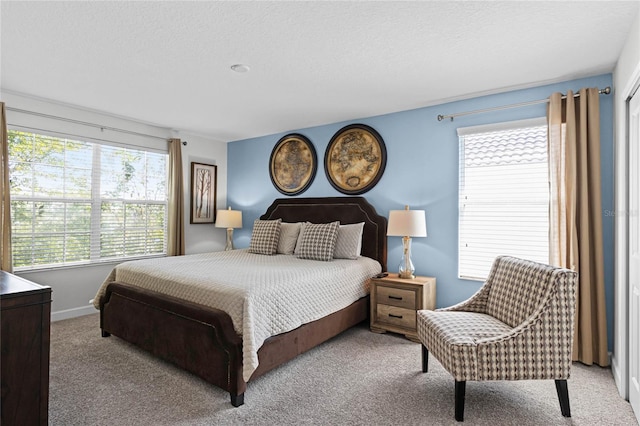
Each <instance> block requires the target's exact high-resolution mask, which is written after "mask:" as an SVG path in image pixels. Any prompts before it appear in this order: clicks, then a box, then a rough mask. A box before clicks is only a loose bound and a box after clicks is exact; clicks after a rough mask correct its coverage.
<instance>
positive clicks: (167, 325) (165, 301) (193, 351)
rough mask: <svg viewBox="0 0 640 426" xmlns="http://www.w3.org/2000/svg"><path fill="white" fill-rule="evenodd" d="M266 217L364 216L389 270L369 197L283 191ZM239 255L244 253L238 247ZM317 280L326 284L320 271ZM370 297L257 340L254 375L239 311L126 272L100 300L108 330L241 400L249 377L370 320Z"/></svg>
mask: <svg viewBox="0 0 640 426" xmlns="http://www.w3.org/2000/svg"><path fill="white" fill-rule="evenodd" d="M260 219H261V220H275V219H281V220H282V221H283V222H288V223H294V222H305V221H308V222H312V223H328V222H332V221H340V223H341V224H357V223H361V222H364V227H363V231H362V249H361V253H362V256H363V257H367V258H370V259H374V260H375V261H377V263H376V266H378V265H379V267H378V268H377V269H376V270H382V271H384V270H386V255H387V252H386V225H387V220H386V218H385V217H384V216H380V215H378V214H377V212H376V211H375V209H374V208H373V206H371V204H369V203H368V202H367V200H366V199H364V198H363V197H327V198H282V199H277V200H275V201H274V202H273V203H272V204H271V206H269V208H268V209H267V211H266V212H265V213H264V214H263V215H262V216H261V217H260ZM235 255H239V256H242V255H243V253H242V251H238V253H236V254H234V256H235ZM202 256H205V255H202ZM265 257H271V256H265ZM193 258H194V259H199V257H198V256H193ZM165 259H166V260H167V261H170V260H171V259H177V258H165ZM160 260H162V259H160ZM318 263H323V262H318ZM325 263H326V262H325ZM328 263H332V264H334V266H336V267H338V266H339V264H340V262H339V261H335V262H328ZM221 275H222V273H221ZM318 276H321V275H318ZM318 281H319V282H318V283H317V284H318V286H322V284H323V282H322V281H321V279H318ZM325 284H326V283H325ZM368 303H369V296H368V294H364V295H363V296H362V297H360V298H359V299H358V300H356V301H355V302H353V303H350V304H349V305H348V306H346V307H344V308H340V309H338V310H337V311H335V312H331V313H329V314H327V315H325V316H322V317H320V318H318V319H314V320H312V321H310V322H306V323H303V324H302V325H300V326H298V327H297V328H295V329H292V330H291V331H286V332H282V333H279V334H276V335H273V336H270V337H268V338H266V339H265V340H264V341H263V342H259V348H257V347H256V348H255V353H256V359H257V362H256V363H255V365H254V367H255V368H253V369H251V370H249V372H250V375H248V372H247V362H246V361H247V352H246V347H245V346H246V345H243V338H242V334H243V333H241V332H238V328H239V327H238V323H237V320H236V318H235V316H234V315H233V314H231V315H230V314H229V313H228V312H226V311H225V310H224V309H217V308H213V307H209V306H205V305H204V304H200V303H194V302H192V301H188V300H185V299H184V298H182V297H176V296H175V295H167V294H163V293H161V292H159V291H155V290H151V289H148V288H142V287H139V286H137V285H133V284H131V283H128V282H122V280H114V281H112V282H108V283H105V285H104V289H102V288H101V291H100V292H99V295H98V296H97V297H96V302H95V304H96V305H97V306H98V307H99V309H100V327H101V330H102V336H103V337H108V336H110V335H114V336H117V337H119V338H121V339H123V340H125V341H127V342H130V343H132V344H134V345H136V346H138V347H140V348H142V349H144V350H146V351H149V352H151V353H152V354H153V355H155V356H157V357H159V358H161V359H164V360H166V361H169V362H171V363H174V364H175V365H177V366H179V367H181V368H183V369H185V370H187V371H190V372H192V373H194V374H196V375H198V376H199V377H201V378H202V379H204V380H205V381H207V382H209V383H211V384H213V385H215V386H218V387H220V388H222V389H224V390H226V391H227V392H229V394H230V399H231V403H232V405H233V406H236V407H237V406H240V405H242V404H243V403H244V394H245V391H246V389H247V383H248V382H249V381H250V380H252V379H254V378H256V377H258V376H260V375H262V374H264V373H266V372H268V371H270V370H272V369H273V368H275V367H277V366H279V365H281V364H283V363H285V362H287V361H289V360H291V359H293V358H294V357H296V356H297V355H299V354H301V353H303V352H306V351H308V350H309V349H311V348H313V347H315V346H317V345H319V344H321V343H323V342H325V341H326V340H328V339H330V338H332V337H334V336H336V335H338V334H339V333H341V332H343V331H345V330H347V329H349V328H350V327H353V326H354V325H356V324H358V323H360V322H362V321H364V320H366V319H367V317H368V312H369V309H368ZM282 315H283V316H286V313H283V314H282ZM232 317H233V318H232ZM234 322H235V325H234ZM245 340H248V339H245Z"/></svg>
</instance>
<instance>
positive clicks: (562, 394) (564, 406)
mask: <svg viewBox="0 0 640 426" xmlns="http://www.w3.org/2000/svg"><path fill="white" fill-rule="evenodd" d="M556 391H557V392H558V401H560V411H562V415H563V416H564V417H571V407H569V389H568V388H567V381H566V380H556Z"/></svg>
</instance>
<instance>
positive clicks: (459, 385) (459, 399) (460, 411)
mask: <svg viewBox="0 0 640 426" xmlns="http://www.w3.org/2000/svg"><path fill="white" fill-rule="evenodd" d="M466 385H467V382H465V381H464V380H463V381H461V382H459V381H457V380H456V420H457V421H459V422H463V421H464V391H465V387H466Z"/></svg>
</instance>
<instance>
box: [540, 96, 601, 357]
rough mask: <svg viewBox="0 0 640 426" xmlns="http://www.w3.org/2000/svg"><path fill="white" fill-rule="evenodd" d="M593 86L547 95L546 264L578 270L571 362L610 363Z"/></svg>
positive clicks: (596, 107) (596, 101)
mask: <svg viewBox="0 0 640 426" xmlns="http://www.w3.org/2000/svg"><path fill="white" fill-rule="evenodd" d="M599 102H600V100H599V94H598V89H597V88H590V89H581V90H580V92H579V96H574V94H573V92H571V91H569V92H567V95H566V99H562V94H560V93H554V94H553V95H551V97H550V99H549V108H548V117H547V118H548V121H549V179H550V188H551V197H550V198H551V206H550V209H549V227H550V250H549V257H550V259H549V260H550V263H551V264H553V265H556V266H562V267H565V268H569V269H573V270H574V271H577V272H578V277H579V281H578V298H577V301H576V321H575V324H576V327H575V335H574V340H573V360H574V361H580V362H583V363H584V364H587V365H591V364H593V363H595V364H598V365H600V366H603V367H604V366H607V365H609V357H608V353H607V321H606V307H605V293H604V254H603V250H604V249H603V241H602V207H601V205H602V202H601V181H600V104H599Z"/></svg>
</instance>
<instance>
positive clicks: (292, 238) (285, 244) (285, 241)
mask: <svg viewBox="0 0 640 426" xmlns="http://www.w3.org/2000/svg"><path fill="white" fill-rule="evenodd" d="M301 227H302V223H300V222H297V223H288V222H282V223H281V224H280V239H279V240H278V249H277V250H276V253H279V254H293V250H294V249H295V248H296V242H297V241H298V235H299V234H300V228H301Z"/></svg>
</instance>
